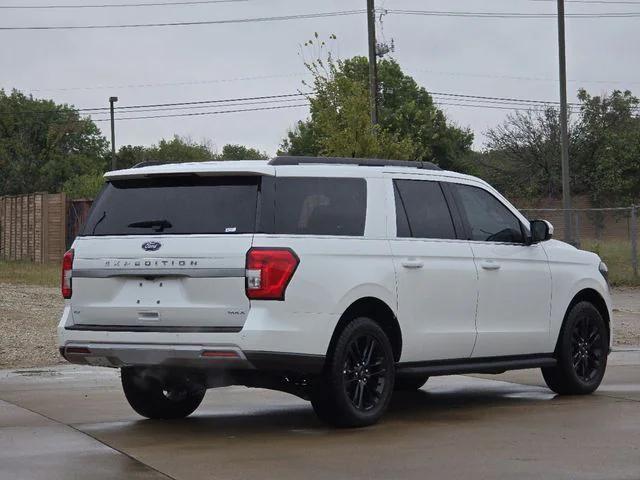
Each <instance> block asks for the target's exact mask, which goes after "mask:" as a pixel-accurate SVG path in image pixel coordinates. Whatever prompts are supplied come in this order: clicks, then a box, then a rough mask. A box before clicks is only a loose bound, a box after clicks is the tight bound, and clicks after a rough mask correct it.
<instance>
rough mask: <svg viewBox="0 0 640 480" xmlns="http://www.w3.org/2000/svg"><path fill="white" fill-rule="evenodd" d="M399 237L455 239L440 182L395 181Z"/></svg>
mask: <svg viewBox="0 0 640 480" xmlns="http://www.w3.org/2000/svg"><path fill="white" fill-rule="evenodd" d="M393 183H394V185H395V187H394V190H395V198H396V227H397V236H398V237H414V238H441V239H454V238H456V231H455V228H454V226H453V220H452V219H451V213H450V211H449V206H448V205H447V201H446V199H445V197H444V194H443V192H442V188H441V187H440V184H439V183H438V182H432V181H428V180H394V182H393Z"/></svg>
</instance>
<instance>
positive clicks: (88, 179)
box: [62, 173, 104, 199]
mask: <svg viewBox="0 0 640 480" xmlns="http://www.w3.org/2000/svg"><path fill="white" fill-rule="evenodd" d="M103 185H104V176H103V175H102V174H100V173H97V174H90V173H86V174H84V175H77V176H75V177H71V178H70V179H69V180H67V181H66V182H64V185H63V187H62V191H63V192H64V193H66V194H67V196H68V197H69V198H73V199H76V198H95V197H96V195H97V194H98V192H100V189H101V188H102V186H103Z"/></svg>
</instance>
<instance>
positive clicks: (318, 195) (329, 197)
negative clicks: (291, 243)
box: [275, 177, 367, 236]
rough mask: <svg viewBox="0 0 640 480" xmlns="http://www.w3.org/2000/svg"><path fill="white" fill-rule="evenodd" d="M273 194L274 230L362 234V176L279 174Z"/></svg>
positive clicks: (364, 203)
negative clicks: (297, 175)
mask: <svg viewBox="0 0 640 480" xmlns="http://www.w3.org/2000/svg"><path fill="white" fill-rule="evenodd" d="M275 198H276V201H275V233H283V234H294V235H352V236H356V235H364V223H365V216H366V210H367V186H366V182H365V181H364V179H361V178H319V177H318V178H315V177H314V178H310V177H304V178H293V177H288V178H287V177H281V178H277V180H276V187H275Z"/></svg>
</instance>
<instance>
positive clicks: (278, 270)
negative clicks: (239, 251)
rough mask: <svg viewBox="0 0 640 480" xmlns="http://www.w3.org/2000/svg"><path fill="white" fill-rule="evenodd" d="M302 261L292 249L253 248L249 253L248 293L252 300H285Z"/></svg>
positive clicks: (247, 271)
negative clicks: (288, 288) (286, 291)
mask: <svg viewBox="0 0 640 480" xmlns="http://www.w3.org/2000/svg"><path fill="white" fill-rule="evenodd" d="M299 263H300V259H299V258H298V256H297V255H296V254H295V252H294V251H293V250H291V249H290V248H270V247H264V248H262V247H253V248H251V249H249V251H248V252H247V270H246V292H247V297H248V298H249V299H250V300H284V293H285V290H286V289H287V285H289V282H290V281H291V278H292V277H293V274H294V273H295V271H296V268H298V264H299Z"/></svg>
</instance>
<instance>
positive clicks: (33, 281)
mask: <svg viewBox="0 0 640 480" xmlns="http://www.w3.org/2000/svg"><path fill="white" fill-rule="evenodd" d="M0 283H14V284H16V283H17V284H30V285H42V286H45V287H58V286H59V285H60V265H59V264H58V263H31V262H23V261H3V260H0Z"/></svg>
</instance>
